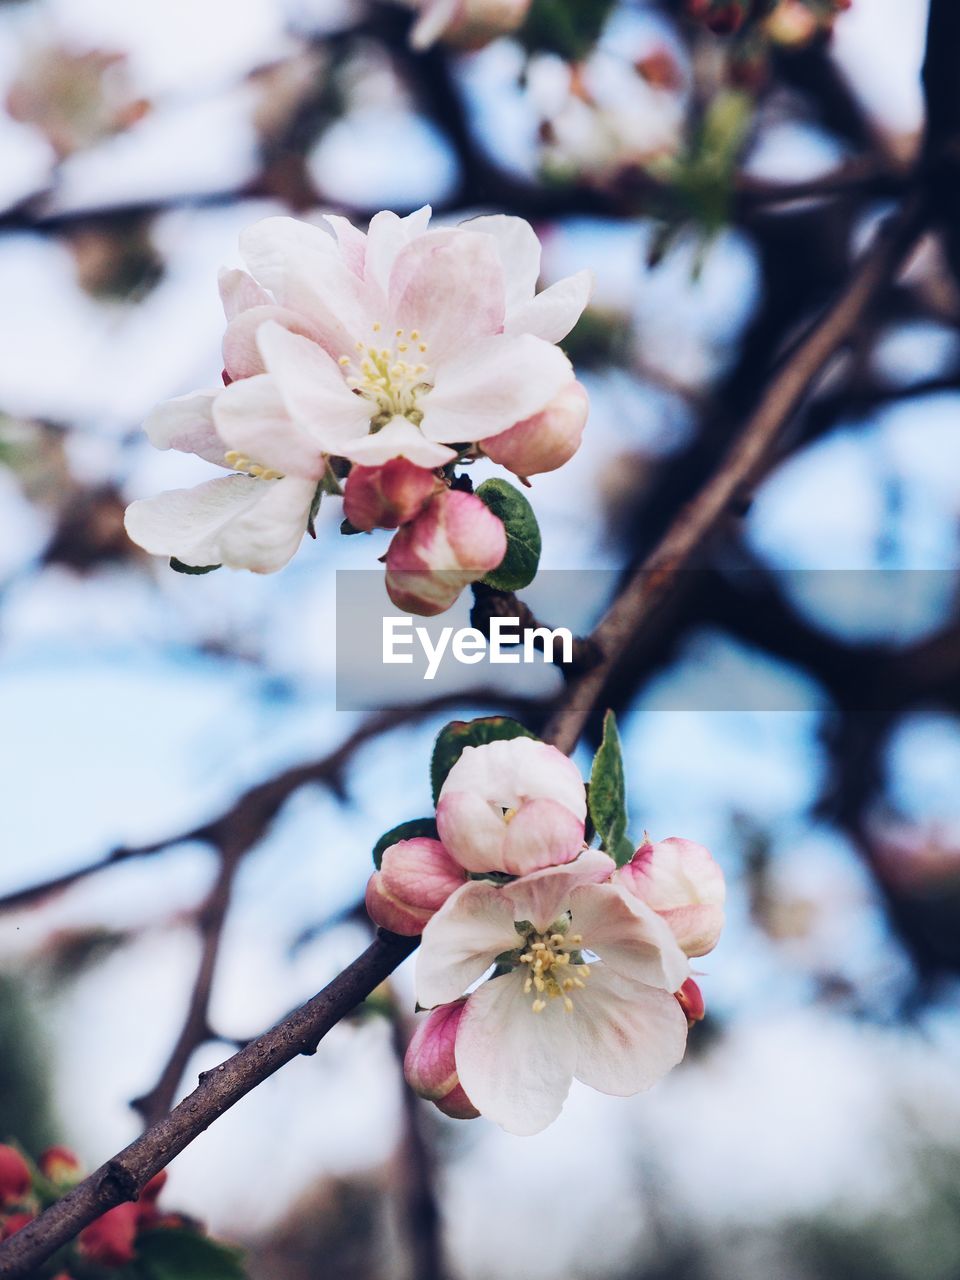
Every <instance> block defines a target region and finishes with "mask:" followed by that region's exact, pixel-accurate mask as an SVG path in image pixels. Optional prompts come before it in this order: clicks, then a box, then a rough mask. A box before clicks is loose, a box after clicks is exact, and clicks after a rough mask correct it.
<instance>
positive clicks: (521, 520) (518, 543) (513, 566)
mask: <svg viewBox="0 0 960 1280" xmlns="http://www.w3.org/2000/svg"><path fill="white" fill-rule="evenodd" d="M477 497H478V498H479V499H480V500H481V502H483V503H485V504H486V506H488V507H489V508H490V510H491V511H492V512H493V514H494V515H495V516H499V517H500V519H501V520H502V521H503V524H504V527H505V528H506V531H507V554H506V555H505V556H504V557H503V559H502V560H501V561H500V564H499V565H498V566H497V568H496V569H493V570H492V571H491V572H490V573H488V574H487V575H486V576H485V577H484V578H483V579H481V581H483V582H485V583H486V585H487V586H488V587H494V588H495V589H496V590H497V591H519V590H520V588H521V587H525V586H527V585H528V583H531V582H532V581H533V579H534V578H535V577H536V576H537V567H538V566H539V564H540V548H541V539H540V527H539V525H538V524H537V517H536V516H535V515H534V514H533V507H531V505H530V503H529V502H528V501H527V500H526V498H525V497H524V496H523V494H522V493H521V492H520V490H519V489H515V488H514V487H513V485H512V484H507V482H506V480H485V481H484V482H483V484H482V485H481V486H480V488H479V489H478V490H477Z"/></svg>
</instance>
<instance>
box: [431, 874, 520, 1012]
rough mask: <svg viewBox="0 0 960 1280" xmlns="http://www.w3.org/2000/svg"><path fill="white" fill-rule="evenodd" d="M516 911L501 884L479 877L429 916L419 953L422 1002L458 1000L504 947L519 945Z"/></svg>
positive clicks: (435, 1002)
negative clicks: (488, 881) (430, 917)
mask: <svg viewBox="0 0 960 1280" xmlns="http://www.w3.org/2000/svg"><path fill="white" fill-rule="evenodd" d="M519 941H520V939H519V938H518V936H517V931H516V929H514V927H513V910H512V908H511V904H510V901H509V899H508V898H505V897H504V896H503V894H502V892H501V891H500V889H499V888H497V886H496V885H492V884H488V883H484V882H483V881H480V880H473V881H471V882H470V883H469V884H465V885H464V886H463V888H461V889H457V890H456V891H455V892H454V893H452V894H451V895H450V897H449V898H448V899H447V900H446V902H445V903H444V904H443V906H442V907H441V908H440V910H439V911H438V912H437V913H436V915H435V916H433V917H432V919H431V920H429V921H428V923H427V925H426V928H425V929H424V931H423V941H422V942H421V944H420V952H419V954H418V956H417V974H416V990H417V1001H418V1003H419V1004H421V1005H422V1006H423V1007H424V1008H425V1009H430V1008H433V1007H434V1006H435V1005H438V1004H449V1003H450V1001H451V1000H456V999H458V998H459V997H460V996H462V995H463V993H464V992H465V991H466V989H467V988H468V987H469V986H470V985H471V984H472V983H474V982H476V981H477V979H478V978H482V977H483V975H484V974H485V973H486V971H487V970H488V969H489V968H490V966H491V965H492V964H493V962H494V960H496V958H497V956H499V955H501V954H502V953H503V952H504V951H510V950H512V949H513V948H515V947H516V946H518V945H519Z"/></svg>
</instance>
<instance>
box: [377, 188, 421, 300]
mask: <svg viewBox="0 0 960 1280" xmlns="http://www.w3.org/2000/svg"><path fill="white" fill-rule="evenodd" d="M431 213H432V210H431V208H430V206H429V205H428V204H427V205H424V206H423V208H422V209H416V210H415V211H414V212H413V213H408V214H407V216H406V217H405V218H399V217H398V216H397V215H396V214H395V213H393V212H391V211H390V210H389V209H385V210H384V211H383V212H382V213H377V214H374V216H373V217H372V218H371V219H370V226H369V228H368V230H367V252H366V260H365V266H364V274H365V276H366V280H367V283H368V284H371V285H374V286H375V287H376V288H377V290H378V291H379V293H380V294H381V295H382V297H383V298H384V300H386V297H387V292H388V290H389V288H390V273H391V272H392V271H393V264H394V263H395V262H396V260H397V255H398V254H399V253H400V251H401V249H405V248H406V247H407V245H408V244H411V243H412V242H413V241H414V240H416V239H417V237H418V236H422V235H423V234H424V232H425V231H426V230H427V227H428V226H429V225H430V216H431Z"/></svg>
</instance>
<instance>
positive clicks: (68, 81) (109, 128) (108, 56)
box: [6, 44, 149, 159]
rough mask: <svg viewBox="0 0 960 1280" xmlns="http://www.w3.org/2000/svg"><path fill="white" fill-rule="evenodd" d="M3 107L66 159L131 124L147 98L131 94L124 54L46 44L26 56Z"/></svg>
mask: <svg viewBox="0 0 960 1280" xmlns="http://www.w3.org/2000/svg"><path fill="white" fill-rule="evenodd" d="M6 107H7V110H8V111H9V112H10V114H11V116H13V118H14V119H15V120H20V121H21V122H22V123H24V124H32V125H36V127H37V128H38V129H40V130H41V131H42V132H43V133H44V134H45V135H46V137H47V140H48V141H49V142H50V145H51V146H52V147H53V149H54V151H56V153H57V155H58V156H59V157H60V159H64V158H66V157H67V156H69V155H72V154H73V153H74V152H75V151H81V150H83V149H84V148H85V147H89V146H92V145H93V144H94V143H95V142H99V141H100V140H101V139H103V138H107V137H109V136H110V135H111V134H114V133H119V132H120V131H122V130H123V129H127V128H129V127H130V125H132V124H135V123H136V122H137V121H138V120H140V119H141V118H142V117H143V116H144V115H145V113H146V112H147V111H148V110H149V103H147V102H146V101H144V100H143V99H142V98H136V97H134V95H133V92H132V90H131V88H130V83H129V79H128V77H127V68H126V56H125V55H124V54H121V53H109V52H106V51H104V50H102V49H91V50H88V51H86V52H80V51H78V50H76V49H71V48H69V47H67V46H66V45H62V44H49V45H44V46H42V47H38V48H35V49H33V50H31V51H29V52H28V53H27V55H26V56H25V57H24V59H23V62H22V63H21V66H20V72H19V74H18V76H17V78H16V80H14V82H13V84H12V85H11V86H10V88H9V89H8V91H7V100H6Z"/></svg>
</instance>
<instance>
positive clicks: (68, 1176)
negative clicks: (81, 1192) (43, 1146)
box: [37, 1147, 82, 1186]
mask: <svg viewBox="0 0 960 1280" xmlns="http://www.w3.org/2000/svg"><path fill="white" fill-rule="evenodd" d="M37 1168H38V1169H39V1170H40V1172H41V1173H42V1174H43V1176H44V1177H45V1178H48V1179H49V1180H50V1181H51V1182H55V1183H56V1184H57V1185H58V1186H72V1185H73V1183H75V1182H77V1181H79V1178H80V1174H81V1172H82V1170H81V1166H80V1161H79V1160H78V1159H77V1157H76V1155H75V1154H74V1153H73V1152H72V1151H71V1150H70V1148H69V1147H48V1148H47V1150H46V1151H44V1152H43V1153H42V1155H41V1156H40V1157H39V1158H38V1160H37Z"/></svg>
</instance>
